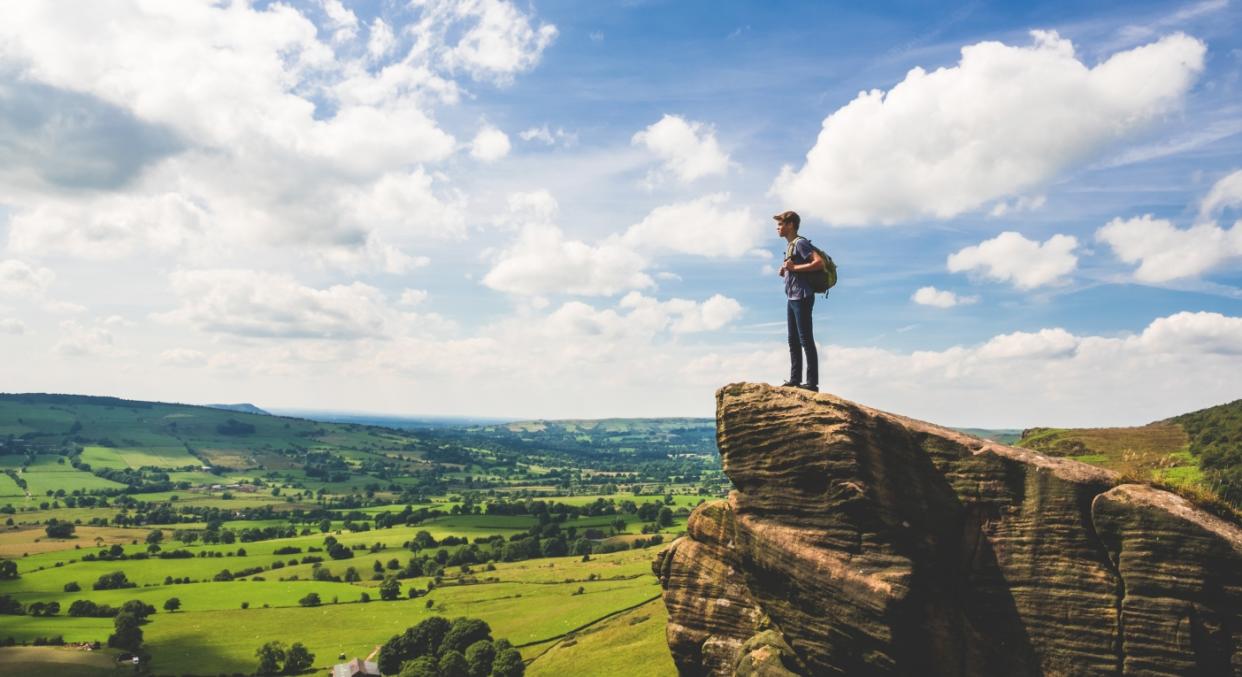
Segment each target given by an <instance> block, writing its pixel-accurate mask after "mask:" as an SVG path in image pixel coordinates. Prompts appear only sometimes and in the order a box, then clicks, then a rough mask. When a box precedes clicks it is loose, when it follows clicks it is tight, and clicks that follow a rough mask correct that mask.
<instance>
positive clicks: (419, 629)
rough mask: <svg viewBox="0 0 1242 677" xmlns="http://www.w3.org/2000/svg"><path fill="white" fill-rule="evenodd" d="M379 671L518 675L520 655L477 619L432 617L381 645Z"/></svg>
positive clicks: (427, 675)
mask: <svg viewBox="0 0 1242 677" xmlns="http://www.w3.org/2000/svg"><path fill="white" fill-rule="evenodd" d="M377 662H378V664H379V669H380V672H382V673H384V674H386V675H393V674H399V675H400V676H401V677H520V676H521V675H523V674H524V673H525V666H524V665H523V663H522V655H521V654H520V653H519V652H518V650H517V649H515V648H514V647H513V645H512V644H510V643H509V641H508V640H506V639H497V640H493V639H492V629H491V627H489V626H488V625H487V623H485V622H483V621H481V620H479V619H477V618H455V619H453V620H452V621H451V622H450V621H449V620H447V619H446V618H444V617H443V616H432V617H431V618H428V619H426V620H424V621H423V622H421V623H419V624H418V625H415V626H413V627H410V628H407V629H406V631H405V632H404V633H402V634H400V635H393V636H392V638H390V639H389V640H388V641H387V642H385V643H384V645H383V647H381V648H380V652H379V656H378V658H377Z"/></svg>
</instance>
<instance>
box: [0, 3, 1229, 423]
mask: <svg viewBox="0 0 1242 677" xmlns="http://www.w3.org/2000/svg"><path fill="white" fill-rule="evenodd" d="M61 4H62V3H57V2H45V3H29V4H24V5H21V6H18V7H17V8H10V10H9V11H7V14H8V15H10V16H6V22H5V25H4V26H3V27H0V350H3V351H4V353H5V354H6V355H14V356H20V359H9V360H5V363H4V365H3V366H0V382H2V383H3V389H4V390H8V391H58V392H80V393H94V394H108V395H118V396H123V397H134V398H142V399H159V400H175V401H184V402H209V401H251V402H255V403H257V404H259V405H260V406H271V407H289V408H319V409H336V410H353V411H371V412H383V413H392V414H426V415H431V414H440V415H479V416H482V415H491V416H516V417H547V418H555V417H600V416H661V415H670V416H671V415H711V413H712V409H713V406H714V402H713V399H712V392H713V391H714V389H715V388H717V387H719V386H720V385H722V384H724V383H728V382H732V381H739V380H765V381H770V382H778V381H780V380H783V378H784V376H785V372H786V370H787V360H788V356H787V352H786V349H785V345H784V343H785V341H784V332H785V329H784V303H783V299H782V294H781V283H780V280H779V278H777V277H776V275H775V266H776V265H778V264H779V259H778V258H777V257H779V255H780V253H781V252H782V251H783V241H781V240H779V239H778V238H776V236H775V233H774V230H773V227H772V221H771V218H770V216H771V214H774V213H776V212H778V211H783V210H785V209H794V210H796V211H798V212H799V213H801V214H802V215H803V218H804V222H803V232H804V234H806V235H807V236H809V237H811V238H812V240H813V241H814V242H815V243H816V244H818V245H819V246H821V247H822V248H824V249H826V250H828V251H829V252H830V253H831V254H832V256H833V258H834V259H835V260H836V262H837V263H838V265H839V266H840V272H841V282H840V284H839V286H838V288H837V289H835V290H834V291H833V293H832V294H831V296H830V297H829V298H828V299H827V300H823V299H821V300H820V302H819V303H818V304H817V307H816V310H815V315H816V329H817V339H818V342H819V343H820V346H821V355H822V361H823V365H822V367H821V371H822V373H823V377H822V379H821V381H822V383H821V385H822V388H823V389H824V390H826V391H831V392H834V393H836V394H839V395H842V396H845V397H849V398H851V399H855V400H858V401H861V402H863V403H866V404H870V405H872V406H876V407H879V408H883V409H888V410H892V411H898V412H901V413H906V414H909V415H912V416H917V417H920V418H926V419H929V420H933V421H937V422H942V423H948V424H956V425H982V426H1028V425H1092V424H1133V423H1142V422H1146V421H1149V420H1153V419H1157V418H1162V417H1165V416H1170V415H1174V414H1177V413H1181V412H1183V411H1187V410H1190V409H1194V408H1198V407H1202V406H1209V405H1212V404H1216V403H1219V402H1223V401H1227V400H1231V399H1236V398H1238V397H1240V396H1242V389H1240V388H1239V386H1238V385H1237V383H1238V382H1240V381H1242V378H1240V377H1242V369H1240V368H1239V366H1238V365H1239V360H1238V357H1239V355H1240V354H1242V292H1240V287H1242V227H1240V226H1238V225H1235V224H1236V223H1237V222H1238V220H1239V219H1240V218H1242V174H1238V173H1237V172H1239V170H1242V96H1239V94H1240V89H1239V88H1240V87H1242V83H1239V74H1240V73H1242V42H1240V40H1239V38H1238V37H1237V35H1239V34H1242V31H1240V30H1239V28H1240V26H1239V24H1240V23H1242V11H1239V9H1238V8H1237V6H1236V5H1235V4H1233V3H1230V2H1227V1H1221V0H1209V1H1207V2H1188V3H1133V2H1130V3H1090V4H1089V5H1088V4H1083V3H1014V4H987V3H963V4H960V5H956V6H949V5H939V6H933V5H931V4H924V3H890V4H886V5H868V6H866V7H860V6H857V5H856V3H840V4H833V3H793V2H772V3H718V2H717V3H707V2H642V1H635V2H593V3H573V2H550V1H541V2H534V3H524V2H517V3H510V2H503V1H501V0H423V1H417V2H395V1H384V2H347V1H346V2H340V1H337V0H314V1H308V2H297V3H245V2H238V3H218V2H186V3H176V4H167V5H154V6H153V5H149V4H144V3H137V2H124V1H121V0H115V1H107V2H97V3H92V4H91V5H90V6H89V8H88V9H83V8H82V5H80V4H76V3H69V4H72V5H73V7H74V8H75V9H74V11H66V7H61V6H60V5H61Z"/></svg>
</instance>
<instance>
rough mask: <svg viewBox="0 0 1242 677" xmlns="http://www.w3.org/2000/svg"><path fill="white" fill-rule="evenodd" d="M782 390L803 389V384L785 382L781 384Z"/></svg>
mask: <svg viewBox="0 0 1242 677" xmlns="http://www.w3.org/2000/svg"><path fill="white" fill-rule="evenodd" d="M781 387H782V388H801V387H802V384H801V383H798V382H797V381H785V382H784V383H782V384H781Z"/></svg>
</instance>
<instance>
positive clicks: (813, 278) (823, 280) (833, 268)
mask: <svg viewBox="0 0 1242 677" xmlns="http://www.w3.org/2000/svg"><path fill="white" fill-rule="evenodd" d="M798 238H800V239H803V240H806V243H807V244H809V245H811V249H813V250H815V252H816V253H817V254H819V257H820V258H821V259H823V260H824V267H823V268H822V269H821V270H812V271H808V272H805V273H795V275H799V276H801V278H802V279H804V280H806V281H807V282H808V283H810V285H811V289H812V290H813V291H814V292H815V293H816V294H818V293H820V292H823V293H824V296H827V295H828V290H829V289H832V288H833V286H835V285H836V284H837V264H836V263H833V261H832V257H831V256H829V255H828V253H827V252H825V251H824V250H822V249H820V248H819V247H816V246H815V245H814V244H811V241H810V240H807V239H806V238H805V237H802V236H801V235H799V236H798ZM797 242H798V239H794V241H793V242H790V243H789V247H788V248H787V249H786V250H785V258H786V259H790V258H793V250H794V244H795V243H797Z"/></svg>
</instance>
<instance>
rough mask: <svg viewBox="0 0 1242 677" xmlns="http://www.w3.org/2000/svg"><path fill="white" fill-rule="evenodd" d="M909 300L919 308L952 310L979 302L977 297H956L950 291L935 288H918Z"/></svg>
mask: <svg viewBox="0 0 1242 677" xmlns="http://www.w3.org/2000/svg"><path fill="white" fill-rule="evenodd" d="M910 300H911V301H914V302H915V303H917V304H919V305H920V306H932V307H934V308H952V307H953V306H964V305H969V304H972V303H975V302H977V301H978V300H979V297H977V296H958V295H957V294H955V293H953V292H951V291H945V290H943V289H936V288H935V287H920V288H919V289H918V291H916V292H914V294H912V295H911V296H910Z"/></svg>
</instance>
